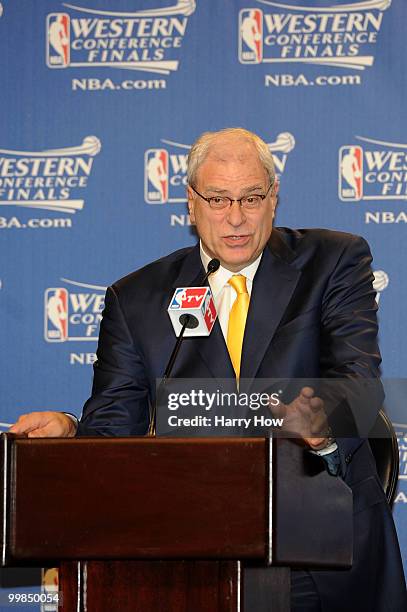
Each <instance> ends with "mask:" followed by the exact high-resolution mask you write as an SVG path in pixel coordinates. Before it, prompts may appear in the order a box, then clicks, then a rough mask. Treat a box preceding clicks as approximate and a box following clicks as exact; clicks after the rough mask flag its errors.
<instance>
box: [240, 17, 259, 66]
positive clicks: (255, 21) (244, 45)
mask: <svg viewBox="0 0 407 612" xmlns="http://www.w3.org/2000/svg"><path fill="white" fill-rule="evenodd" d="M262 59H263V11H261V10H260V9H242V10H241V11H240V13H239V61H240V63H241V64H259V63H260V62H261V61H262Z"/></svg>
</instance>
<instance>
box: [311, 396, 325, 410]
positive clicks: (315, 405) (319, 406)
mask: <svg viewBox="0 0 407 612" xmlns="http://www.w3.org/2000/svg"><path fill="white" fill-rule="evenodd" d="M309 403H310V406H311V409H312V410H313V411H314V412H319V411H320V410H324V406H325V403H324V400H322V399H321V398H320V397H312V398H311V399H310V402H309Z"/></svg>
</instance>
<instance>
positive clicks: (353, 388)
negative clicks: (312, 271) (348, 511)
mask: <svg viewBox="0 0 407 612" xmlns="http://www.w3.org/2000/svg"><path fill="white" fill-rule="evenodd" d="M371 262H372V256H371V253H370V249H369V246H368V244H367V242H366V241H365V240H364V239H363V238H360V237H358V236H353V237H352V238H351V240H350V241H349V242H348V243H347V246H346V247H345V248H344V249H343V251H342V253H341V254H340V257H339V258H338V261H337V264H336V266H335V268H334V270H333V272H332V274H331V275H330V277H329V280H328V282H327V286H326V288H325V292H324V300H323V305H322V317H321V329H322V339H321V372H322V376H323V377H324V379H334V380H329V381H328V382H329V384H328V390H325V394H326V397H327V400H328V401H327V403H328V408H329V407H330V410H328V412H329V420H330V423H331V426H332V428H333V430H334V435H335V436H336V438H337V443H338V448H339V453H340V459H341V467H342V473H343V474H344V473H345V472H346V469H347V465H348V464H349V463H350V461H351V460H352V457H353V454H354V452H355V451H356V450H357V448H358V447H359V446H360V444H361V443H362V441H363V439H364V438H366V437H367V436H368V432H369V430H370V429H371V428H372V426H373V425H374V423H375V421H376V418H377V415H378V412H379V410H380V408H381V406H382V403H383V398H384V394H383V388H382V385H381V382H380V379H379V377H380V362H381V357H380V352H379V348H378V342H377V334H378V324H377V304H376V299H375V297H376V293H375V291H374V289H373V273H372V270H371V267H370V264H371ZM335 379H337V382H336V381H335ZM335 385H336V386H335ZM338 395H339V396H340V400H339V401H338ZM341 433H343V437H342V436H341V435H340V434H341Z"/></svg>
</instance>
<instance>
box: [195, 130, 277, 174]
mask: <svg viewBox="0 0 407 612" xmlns="http://www.w3.org/2000/svg"><path fill="white" fill-rule="evenodd" d="M253 155H255V156H257V157H258V159H259V161H260V163H261V165H262V166H263V168H264V170H265V172H266V174H267V176H268V178H269V180H270V183H271V184H273V183H274V181H275V170H274V162H273V157H272V155H271V153H270V150H269V147H268V145H267V144H266V143H265V142H264V141H263V140H262V139H261V138H259V136H257V134H254V133H253V132H249V131H248V130H244V129H243V128H225V129H223V130H220V131H218V132H204V133H203V134H202V135H201V136H199V138H197V140H196V141H195V142H194V144H193V145H192V147H191V150H190V152H189V155H188V183H189V185H196V182H197V178H198V177H197V174H198V170H199V167H200V166H201V164H202V163H203V162H204V161H206V160H207V159H210V160H212V161H216V162H217V163H219V164H227V163H228V162H231V161H235V162H237V163H240V164H245V163H246V162H247V160H248V159H249V158H252V157H253Z"/></svg>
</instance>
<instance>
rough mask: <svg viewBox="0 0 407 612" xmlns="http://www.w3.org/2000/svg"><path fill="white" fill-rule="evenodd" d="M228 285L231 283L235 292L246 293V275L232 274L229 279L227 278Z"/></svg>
mask: <svg viewBox="0 0 407 612" xmlns="http://www.w3.org/2000/svg"><path fill="white" fill-rule="evenodd" d="M228 283H229V285H231V286H232V287H233V289H234V290H235V291H236V293H237V294H238V295H239V294H242V293H247V287H246V277H245V276H242V275H241V274H234V275H233V276H232V277H231V278H230V279H229V280H228Z"/></svg>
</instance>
